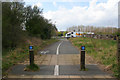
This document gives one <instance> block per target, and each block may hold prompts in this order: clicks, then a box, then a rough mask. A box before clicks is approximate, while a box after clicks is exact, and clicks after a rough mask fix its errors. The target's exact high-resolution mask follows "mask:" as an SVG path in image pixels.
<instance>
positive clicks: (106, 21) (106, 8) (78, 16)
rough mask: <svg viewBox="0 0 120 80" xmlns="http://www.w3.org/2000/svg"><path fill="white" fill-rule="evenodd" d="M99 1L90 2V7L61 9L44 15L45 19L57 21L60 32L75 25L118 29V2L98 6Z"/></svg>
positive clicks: (111, 0) (110, 0)
mask: <svg viewBox="0 0 120 80" xmlns="http://www.w3.org/2000/svg"><path fill="white" fill-rule="evenodd" d="M97 1H98V0H92V1H90V3H89V4H90V5H89V6H84V7H82V6H74V7H72V9H67V8H65V7H60V6H59V8H58V10H56V11H48V12H45V13H44V16H45V18H47V19H52V21H53V22H55V21H56V25H57V28H58V30H66V29H67V28H68V27H71V26H73V25H81V24H82V25H93V26H107V27H111V26H113V27H117V24H118V23H117V22H118V8H117V7H118V6H117V4H118V0H114V1H113V0H108V1H107V2H106V3H99V4H96V2H97Z"/></svg>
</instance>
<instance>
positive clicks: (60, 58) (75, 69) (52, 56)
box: [8, 39, 112, 79]
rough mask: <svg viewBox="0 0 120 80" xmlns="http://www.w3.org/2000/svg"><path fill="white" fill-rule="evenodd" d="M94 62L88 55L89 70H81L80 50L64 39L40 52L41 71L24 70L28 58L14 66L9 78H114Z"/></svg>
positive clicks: (37, 56)
mask: <svg viewBox="0 0 120 80" xmlns="http://www.w3.org/2000/svg"><path fill="white" fill-rule="evenodd" d="M40 54H41V55H42V56H40ZM92 62H93V61H90V60H89V56H86V68H87V69H88V71H80V54H79V50H78V49H77V48H75V47H74V46H73V45H72V44H71V43H70V42H69V41H68V40H67V39H63V40H60V41H59V42H56V43H54V44H52V45H50V46H48V47H47V48H45V49H44V50H42V51H39V52H38V55H36V56H35V63H36V64H37V65H39V67H40V70H39V71H37V72H27V71H24V67H25V66H26V65H28V64H29V60H26V61H25V62H23V63H19V64H18V65H16V66H14V67H13V68H12V70H11V72H10V73H9V75H8V78H103V79H104V78H112V76H111V75H110V74H108V73H105V72H104V71H102V70H100V69H99V67H98V65H97V64H93V63H92Z"/></svg>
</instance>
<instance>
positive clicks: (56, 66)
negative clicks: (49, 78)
mask: <svg viewBox="0 0 120 80" xmlns="http://www.w3.org/2000/svg"><path fill="white" fill-rule="evenodd" d="M54 75H56V76H58V75H59V65H55V69H54Z"/></svg>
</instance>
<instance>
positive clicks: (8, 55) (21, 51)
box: [2, 37, 58, 76]
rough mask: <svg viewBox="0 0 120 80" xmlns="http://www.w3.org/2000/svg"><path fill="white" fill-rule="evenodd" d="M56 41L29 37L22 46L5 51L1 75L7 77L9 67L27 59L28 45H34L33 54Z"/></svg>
mask: <svg viewBox="0 0 120 80" xmlns="http://www.w3.org/2000/svg"><path fill="white" fill-rule="evenodd" d="M57 41H58V40H57V39H49V40H41V39H39V38H35V37H34V38H33V37H29V38H27V39H26V40H25V42H24V44H21V46H19V47H17V48H15V49H14V50H7V51H5V52H3V53H2V54H3V55H2V75H3V76H7V74H8V71H9V69H10V67H12V66H13V65H15V64H17V63H18V62H23V61H24V60H26V59H27V58H28V57H29V48H28V47H29V45H30V44H32V45H34V54H37V52H38V51H39V50H41V49H43V48H45V47H46V46H48V45H50V44H52V43H54V42H57Z"/></svg>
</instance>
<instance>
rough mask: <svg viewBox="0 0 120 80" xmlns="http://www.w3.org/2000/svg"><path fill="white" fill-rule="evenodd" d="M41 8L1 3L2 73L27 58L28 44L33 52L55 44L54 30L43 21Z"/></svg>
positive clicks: (47, 22) (55, 30)
mask: <svg viewBox="0 0 120 80" xmlns="http://www.w3.org/2000/svg"><path fill="white" fill-rule="evenodd" d="M42 14H43V9H40V8H38V7H37V6H34V7H33V8H32V7H31V6H29V5H28V6H25V3H23V2H12V1H11V2H3V3H2V70H3V75H5V74H7V72H6V71H7V70H8V69H9V68H10V67H11V66H13V65H15V64H17V63H18V62H22V61H24V60H25V59H27V58H28V56H29V55H28V54H29V53H28V52H29V50H28V49H29V48H28V46H29V45H34V53H35V54H37V51H38V50H40V49H42V48H44V47H45V46H47V45H49V44H51V43H53V42H56V41H57V40H56V39H51V37H52V36H55V35H56V32H57V28H56V26H55V25H54V24H53V23H52V22H51V20H48V19H46V18H44V16H43V15H42Z"/></svg>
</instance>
